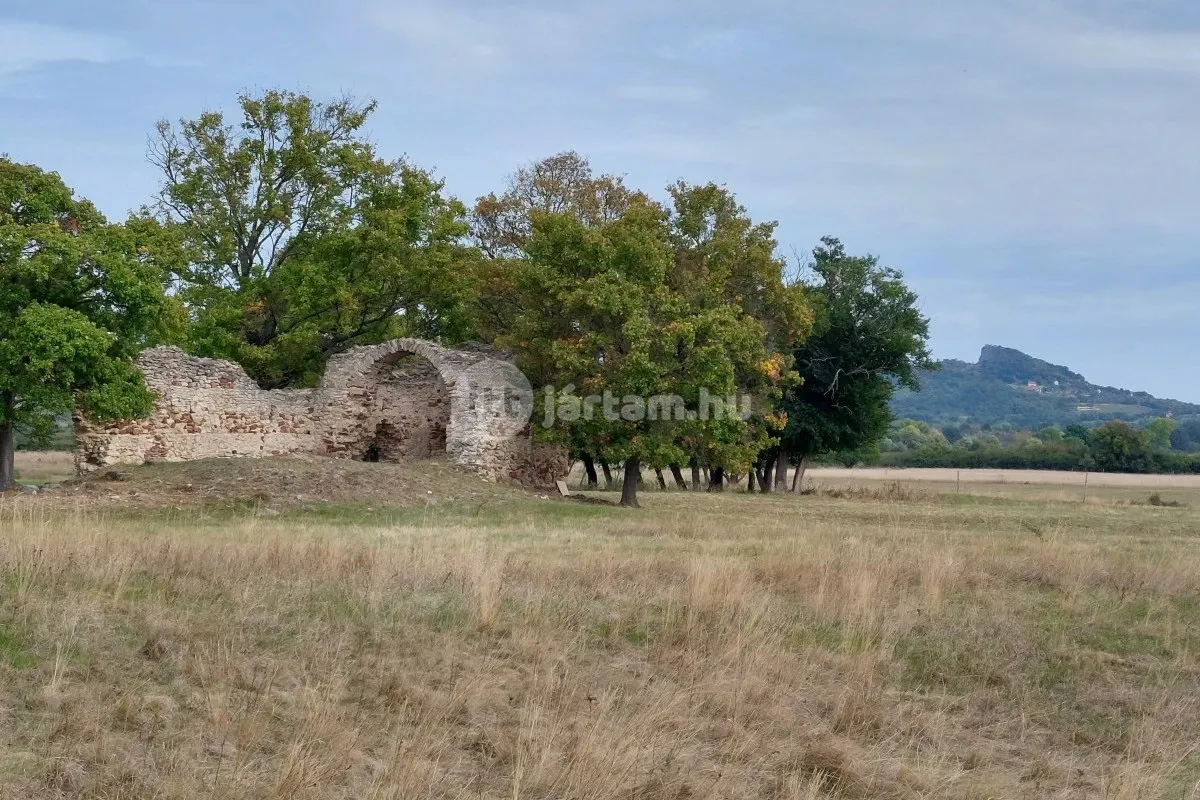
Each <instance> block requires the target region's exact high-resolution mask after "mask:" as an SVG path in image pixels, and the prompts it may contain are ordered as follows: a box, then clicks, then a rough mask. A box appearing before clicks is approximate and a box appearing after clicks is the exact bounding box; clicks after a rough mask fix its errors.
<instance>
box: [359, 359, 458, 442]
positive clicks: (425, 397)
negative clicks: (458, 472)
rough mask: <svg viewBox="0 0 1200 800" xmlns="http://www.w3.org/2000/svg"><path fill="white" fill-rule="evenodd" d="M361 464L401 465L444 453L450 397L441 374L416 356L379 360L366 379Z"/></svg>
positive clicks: (425, 360) (448, 421)
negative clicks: (373, 462) (367, 385)
mask: <svg viewBox="0 0 1200 800" xmlns="http://www.w3.org/2000/svg"><path fill="white" fill-rule="evenodd" d="M367 377H368V381H367V382H368V383H369V384H370V385H371V387H372V391H371V392H370V394H369V395H368V396H367V397H366V398H365V399H366V400H367V407H366V409H365V412H366V413H365V415H364V416H365V419H364V420H363V422H364V425H363V430H362V434H363V440H362V442H361V447H360V450H361V456H360V457H361V458H362V459H363V460H365V461H399V460H403V459H411V458H429V457H431V456H435V455H438V454H440V453H444V452H446V430H447V428H448V427H449V425H450V410H451V409H450V406H451V403H450V393H449V390H448V389H447V387H446V383H445V381H444V380H443V379H442V376H441V373H440V372H439V370H438V369H437V367H435V366H434V365H433V364H432V363H431V362H430V361H428V360H427V359H426V358H424V357H423V356H420V355H417V354H415V353H408V352H403V351H401V352H397V353H394V354H392V355H388V356H386V357H384V358H381V359H379V360H378V361H377V362H375V364H374V365H373V367H372V369H371V372H370V374H368V376H367Z"/></svg>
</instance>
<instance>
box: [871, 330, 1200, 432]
mask: <svg viewBox="0 0 1200 800" xmlns="http://www.w3.org/2000/svg"><path fill="white" fill-rule="evenodd" d="M920 383H921V391H920V392H919V393H916V392H911V391H907V390H901V391H898V392H897V393H896V395H895V397H894V398H893V400H892V412H893V413H894V414H895V416H896V417H898V418H907V419H915V420H921V421H924V422H930V423H933V424H935V425H938V426H943V425H951V424H957V423H969V424H976V425H983V426H994V425H1000V424H1005V423H1007V424H1008V425H1010V426H1012V427H1014V428H1018V429H1025V430H1036V429H1037V428H1040V427H1042V426H1045V425H1058V426H1060V427H1061V426H1066V425H1070V424H1073V423H1082V424H1085V425H1086V424H1088V423H1099V422H1102V421H1104V420H1110V419H1119V420H1126V421H1130V422H1144V421H1146V420H1148V419H1151V418H1154V417H1162V416H1166V415H1168V414H1169V415H1171V416H1172V417H1174V418H1175V419H1177V420H1185V419H1188V418H1192V417H1194V418H1198V419H1200V405H1194V404H1191V403H1183V402H1179V401H1177V400H1161V399H1158V398H1156V397H1154V396H1152V395H1150V394H1147V393H1146V392H1136V391H1130V390H1128V389H1118V388H1115V387H1112V386H1097V385H1095V384H1092V383H1089V382H1088V381H1087V379H1085V378H1084V377H1083V376H1082V375H1080V374H1078V373H1076V372H1072V371H1071V370H1070V369H1068V368H1066V367H1062V366H1058V365H1056V364H1051V363H1049V362H1048V361H1042V360H1041V359H1038V358H1034V357H1032V356H1029V355H1026V354H1025V353H1022V352H1021V351H1019V350H1013V349H1011V348H1007V347H997V346H995V345H988V346H986V347H984V348H983V350H982V352H980V354H979V361H978V363H974V364H971V363H968V362H965V361H958V360H954V359H950V360H947V361H943V362H942V368H941V369H940V370H938V371H936V372H926V373H922V374H921V376H920Z"/></svg>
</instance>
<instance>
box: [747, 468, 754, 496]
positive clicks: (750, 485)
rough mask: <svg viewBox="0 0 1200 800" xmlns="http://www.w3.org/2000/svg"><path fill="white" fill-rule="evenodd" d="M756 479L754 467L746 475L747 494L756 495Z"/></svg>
mask: <svg viewBox="0 0 1200 800" xmlns="http://www.w3.org/2000/svg"><path fill="white" fill-rule="evenodd" d="M754 478H755V472H754V467H751V468H750V471H749V472H748V473H746V493H747V494H754Z"/></svg>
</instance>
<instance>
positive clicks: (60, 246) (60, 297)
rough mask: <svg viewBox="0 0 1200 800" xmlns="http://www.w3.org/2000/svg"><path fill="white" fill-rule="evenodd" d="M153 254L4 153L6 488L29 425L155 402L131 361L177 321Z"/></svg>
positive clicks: (0, 284) (0, 351)
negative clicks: (75, 412) (76, 411)
mask: <svg viewBox="0 0 1200 800" xmlns="http://www.w3.org/2000/svg"><path fill="white" fill-rule="evenodd" d="M150 252H151V247H150V245H148V244H147V242H146V241H145V240H143V239H142V238H141V237H140V236H139V229H138V227H137V226H130V227H125V226H121V225H112V224H109V223H108V222H107V221H106V220H105V219H104V217H103V216H102V215H101V214H100V212H99V211H97V210H96V209H95V207H94V206H92V205H91V204H90V203H88V202H87V201H85V200H81V199H77V198H75V197H74V196H73V194H72V192H71V190H70V189H69V188H67V186H66V185H65V184H64V183H63V182H62V179H61V178H60V177H59V176H58V175H57V174H56V173H50V172H45V171H43V170H41V169H39V168H38V167H36V166H33V165H27V164H17V163H14V162H12V161H10V160H8V159H3V158H0V489H6V488H10V487H11V486H12V485H13V483H14V470H13V450H14V444H15V442H14V440H15V434H16V432H17V431H18V430H19V429H20V430H23V431H24V432H26V433H27V434H32V435H33V436H34V437H35V438H37V436H38V435H39V434H45V433H46V432H48V431H50V430H52V427H53V423H54V416H55V415H56V414H62V413H65V412H68V411H71V410H72V409H73V408H74V407H76V406H77V405H78V406H79V407H80V408H81V409H82V410H84V411H86V412H87V413H89V414H91V415H92V416H94V417H95V418H98V419H112V418H125V417H135V416H140V415H142V414H145V413H147V412H148V411H149V410H150V407H151V405H152V402H153V397H152V396H151V394H150V393H149V391H148V390H147V389H146V388H145V385H144V384H143V383H142V378H141V374H140V373H139V372H137V370H136V369H134V368H133V365H132V362H131V358H132V356H133V354H134V353H135V352H136V351H137V350H138V349H139V348H141V347H143V346H145V345H147V344H150V343H152V342H153V341H154V340H155V339H156V338H157V337H159V336H160V335H161V334H162V332H163V328H162V320H163V319H170V318H171V314H169V313H165V312H166V310H167V309H168V305H167V304H166V303H165V301H164V299H163V292H162V268H161V266H160V265H159V264H158V263H157V262H156V261H155V259H154V258H153V257H152V256H151V255H150Z"/></svg>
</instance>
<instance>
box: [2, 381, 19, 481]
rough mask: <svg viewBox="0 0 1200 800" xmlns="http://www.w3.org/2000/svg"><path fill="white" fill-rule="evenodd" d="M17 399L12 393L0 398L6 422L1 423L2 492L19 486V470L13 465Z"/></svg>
mask: <svg viewBox="0 0 1200 800" xmlns="http://www.w3.org/2000/svg"><path fill="white" fill-rule="evenodd" d="M15 399H16V398H15V397H14V396H13V394H12V392H5V393H4V394H3V396H0V412H3V414H4V422H0V492H3V491H4V490H5V489H12V488H13V487H15V486H16V485H17V469H16V465H15V464H14V463H13V451H15V450H16V449H17V440H16V436H15V435H14V432H13V406H14V405H16V403H15V402H14V401H15Z"/></svg>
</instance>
